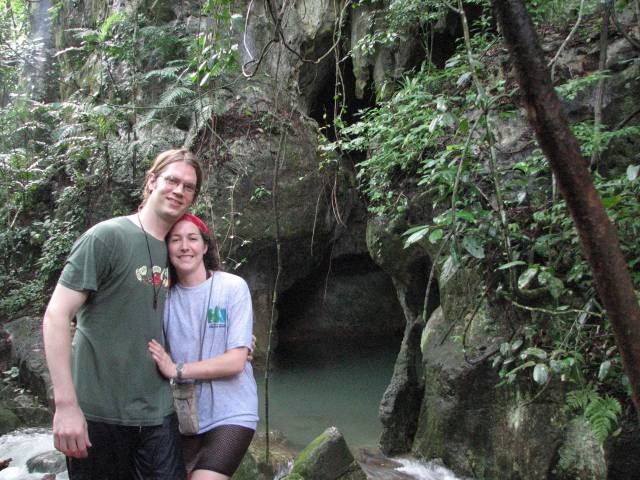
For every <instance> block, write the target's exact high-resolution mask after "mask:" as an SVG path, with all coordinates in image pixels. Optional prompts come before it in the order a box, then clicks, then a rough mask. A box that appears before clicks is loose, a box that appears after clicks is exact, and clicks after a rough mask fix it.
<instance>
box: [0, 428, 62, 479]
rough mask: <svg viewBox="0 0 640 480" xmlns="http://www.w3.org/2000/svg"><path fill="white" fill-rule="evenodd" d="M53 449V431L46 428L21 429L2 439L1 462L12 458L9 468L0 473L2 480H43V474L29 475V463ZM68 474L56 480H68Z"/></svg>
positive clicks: (0, 445)
mask: <svg viewBox="0 0 640 480" xmlns="http://www.w3.org/2000/svg"><path fill="white" fill-rule="evenodd" d="M51 450H54V448H53V437H52V435H51V430H50V429H46V428H26V429H19V430H16V431H14V432H11V433H8V434H6V435H3V436H2V437H0V460H6V459H8V458H11V459H12V460H11V463H10V464H9V466H8V467H7V468H5V469H4V470H1V471H0V480H31V479H34V480H35V479H38V480H39V479H41V478H42V477H43V475H44V474H43V473H31V474H30V473H29V471H28V470H27V461H28V460H29V459H30V458H33V457H35V456H36V455H39V454H41V453H45V452H50V451H51ZM68 478H69V477H68V475H67V474H66V472H64V473H59V474H57V475H56V480H68Z"/></svg>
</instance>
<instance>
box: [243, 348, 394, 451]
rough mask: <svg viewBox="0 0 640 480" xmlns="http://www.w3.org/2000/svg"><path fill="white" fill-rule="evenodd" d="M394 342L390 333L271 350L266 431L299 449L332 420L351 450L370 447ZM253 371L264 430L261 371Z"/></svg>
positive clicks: (390, 369)
mask: <svg viewBox="0 0 640 480" xmlns="http://www.w3.org/2000/svg"><path fill="white" fill-rule="evenodd" d="M399 346H400V339H399V338H392V339H378V340H376V341H370V342H362V341H357V342H327V343H315V344H308V345H297V346H295V347H293V348H291V347H289V348H286V349H285V348H281V349H279V350H277V351H276V352H275V354H274V356H273V362H272V370H271V379H270V381H269V382H270V383H269V397H270V399H269V410H270V425H269V428H270V430H278V431H280V432H282V433H283V434H284V436H285V437H286V438H287V440H288V441H289V443H290V444H291V446H292V447H293V448H297V449H300V448H303V447H304V446H306V445H307V444H308V443H309V442H310V441H311V440H313V439H314V438H315V437H316V436H317V435H319V434H320V433H322V432H323V431H324V430H325V429H326V428H327V427H329V426H332V425H333V426H336V427H337V428H338V429H339V430H340V431H341V432H342V434H343V435H344V436H345V438H346V440H347V442H348V444H349V446H350V447H351V448H352V449H360V448H364V447H375V446H376V445H377V442H378V438H379V436H380V432H381V424H380V421H379V420H378V404H379V402H380V399H381V398H382V394H383V393H384V391H385V389H386V387H387V385H388V384H389V380H390V378H391V374H392V373H393V365H394V362H395V358H396V355H397V353H398V350H399ZM255 375H256V381H257V382H258V389H259V396H260V405H261V406H260V409H261V414H260V417H261V421H260V427H261V428H262V429H263V430H264V370H260V369H256V372H255Z"/></svg>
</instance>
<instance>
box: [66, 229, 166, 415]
mask: <svg viewBox="0 0 640 480" xmlns="http://www.w3.org/2000/svg"><path fill="white" fill-rule="evenodd" d="M147 241H148V246H149V249H150V251H151V259H152V260H153V266H152V264H151V262H150V258H149V250H148V249H147ZM167 262H168V259H167V249H166V245H165V243H164V242H163V241H160V240H158V239H156V238H154V237H152V236H151V235H148V234H147V235H146V241H145V234H144V233H143V231H142V229H140V227H138V226H137V225H135V224H134V223H133V222H131V221H130V220H129V219H127V218H125V217H118V218H113V219H111V220H107V221H105V222H102V223H99V224H97V225H95V226H94V227H92V228H91V229H89V230H88V231H87V232H85V233H84V235H82V236H81V237H80V238H79V239H78V241H77V242H76V243H75V245H74V246H73V249H72V250H71V253H70V255H69V258H68V259H67V262H66V264H65V267H64V270H63V271H62V275H61V276H60V280H59V283H60V284H62V285H64V286H65V287H68V288H71V289H73V290H77V291H82V290H88V291H89V297H88V298H87V301H86V302H85V303H84V305H83V306H82V307H81V308H80V310H79V311H78V314H77V315H76V318H77V323H78V325H77V329H76V334H75V337H74V340H73V346H72V373H73V380H74V384H75V388H76V392H77V396H78V401H79V403H80V407H81V408H82V411H83V412H84V414H85V416H86V418H87V419H89V420H93V421H98V422H105V423H111V424H117V425H141V426H142V425H144V426H148V425H159V424H161V423H162V421H163V418H164V417H166V416H167V415H169V414H170V413H171V412H172V411H173V399H172V396H171V391H170V388H169V384H168V382H167V380H166V379H165V378H163V377H162V376H161V374H160V373H159V372H158V369H157V368H156V364H155V362H154V361H153V358H151V354H150V353H149V351H148V349H147V343H148V342H149V340H151V339H152V338H155V339H156V340H158V341H159V342H162V341H163V331H162V316H163V309H164V301H165V298H166V293H167V288H168V283H169V282H168V269H167ZM154 288H155V291H156V292H157V295H158V304H157V308H155V309H154V307H153V299H154Z"/></svg>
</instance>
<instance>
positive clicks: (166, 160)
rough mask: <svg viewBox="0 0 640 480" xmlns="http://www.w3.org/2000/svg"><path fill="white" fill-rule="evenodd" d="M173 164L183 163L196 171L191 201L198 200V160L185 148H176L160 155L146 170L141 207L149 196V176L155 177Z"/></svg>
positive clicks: (199, 178) (200, 178) (200, 169)
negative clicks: (194, 189) (194, 188)
mask: <svg viewBox="0 0 640 480" xmlns="http://www.w3.org/2000/svg"><path fill="white" fill-rule="evenodd" d="M175 162H184V163H186V164H187V165H191V166H192V167H193V168H194V170H195V171H196V178H197V180H196V191H195V193H194V194H193V201H195V200H196V198H198V194H199V193H200V187H201V186H202V168H200V164H199V163H198V159H197V158H196V156H195V155H194V154H193V153H191V152H190V151H189V150H187V149H186V148H176V149H173V150H166V151H164V152H162V153H160V154H159V155H158V156H157V157H156V159H155V160H154V161H153V164H152V165H151V168H149V170H147V173H146V175H145V176H144V189H143V191H142V205H144V204H145V203H147V199H148V198H149V195H150V194H151V190H149V179H150V178H151V176H152V175H153V176H157V175H159V174H160V172H162V171H163V170H164V169H165V168H167V166H169V165H171V164H172V163H175Z"/></svg>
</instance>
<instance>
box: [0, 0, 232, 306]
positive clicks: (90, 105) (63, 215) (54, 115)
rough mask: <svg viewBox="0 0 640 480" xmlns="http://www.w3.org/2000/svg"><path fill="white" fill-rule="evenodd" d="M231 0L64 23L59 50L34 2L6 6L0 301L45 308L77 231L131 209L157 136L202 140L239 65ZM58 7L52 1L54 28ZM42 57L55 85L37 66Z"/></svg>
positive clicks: (1, 36) (0, 87)
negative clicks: (180, 14) (224, 84)
mask: <svg viewBox="0 0 640 480" xmlns="http://www.w3.org/2000/svg"><path fill="white" fill-rule="evenodd" d="M231 6H232V4H231V2H228V1H213V0H207V1H204V2H203V3H202V5H201V15H202V19H201V22H200V23H199V24H197V25H195V27H194V26H192V27H191V28H188V27H187V26H186V25H185V24H183V23H181V22H180V23H175V24H173V23H166V22H164V21H163V19H162V18H158V17H159V15H158V12H153V11H148V10H144V9H143V8H142V7H140V6H132V7H130V8H127V9H123V10H118V11H116V12H115V13H112V14H111V15H109V16H108V17H107V18H104V19H102V20H101V21H97V22H96V24H95V26H93V27H92V28H86V27H83V28H79V27H75V26H68V27H67V28H65V30H64V34H65V36H66V37H67V38H68V40H67V43H68V44H70V45H71V46H69V47H67V48H65V49H64V50H62V51H57V52H55V51H51V50H50V49H47V48H45V43H46V42H45V40H46V38H43V36H42V35H41V36H40V37H39V38H38V36H37V35H36V30H37V27H36V25H35V24H34V23H33V18H35V16H34V12H29V8H37V7H33V6H31V7H30V6H29V4H28V3H27V2H25V1H22V0H12V1H10V2H6V3H3V4H2V6H0V23H1V24H0V27H2V28H1V32H2V33H0V49H1V50H2V52H1V54H0V59H2V60H1V61H0V94H1V97H0V98H1V99H2V102H1V104H0V106H1V111H0V255H1V256H2V259H3V261H2V264H1V265H0V298H1V300H0V311H2V312H4V313H5V314H13V313H15V312H19V311H24V310H25V309H26V310H31V311H36V312H37V311H39V310H40V309H41V308H42V307H43V303H44V300H45V298H46V296H47V292H48V291H49V289H50V287H51V285H52V283H53V282H54V281H55V279H56V277H57V275H58V273H59V272H60V269H61V267H62V263H63V262H64V259H65V258H66V255H67V253H68V251H69V249H70V248H71V245H72V242H73V241H74V239H75V238H77V236H78V235H79V234H80V232H82V231H84V230H85V229H86V228H87V227H88V226H89V225H90V224H92V223H94V222H96V221H98V220H100V219H102V218H106V217H109V216H113V215H119V214H124V213H128V212H130V211H132V210H133V209H135V207H136V206H137V204H138V193H139V190H138V189H139V186H140V183H141V181H142V176H143V175H144V171H145V168H146V167H147V165H148V164H149V162H150V161H151V159H152V156H153V155H155V154H156V153H157V151H158V149H159V147H158V142H159V143H160V144H162V146H164V148H166V147H167V146H170V145H179V144H182V143H186V144H187V145H188V146H191V147H194V146H195V145H194V144H195V143H196V142H197V140H198V139H197V136H198V135H199V134H201V132H202V131H203V125H204V126H205V127H204V128H205V129H206V125H207V123H208V122H209V119H210V118H211V116H212V112H213V110H214V104H215V100H216V96H215V92H216V89H217V88H218V87H219V83H220V82H221V80H220V79H221V78H222V77H223V75H224V74H225V73H228V72H230V71H234V70H235V69H237V62H236V51H237V45H235V44H234V43H233V42H232V39H233V36H232V35H230V34H229V33H230V32H231V31H232V30H233V28H234V25H235V23H237V22H236V20H237V16H234V15H233V14H232V12H231ZM62 8H63V5H62V3H58V4H56V5H55V6H54V7H52V8H51V10H50V12H49V17H50V19H51V22H52V24H53V25H54V26H57V28H62V27H61V26H60V25H61V24H62V22H64V21H65V20H66V19H65V18H64V15H63V14H61V13H60V12H61V11H62ZM30 13H31V15H30ZM56 22H57V23H56ZM38 31H40V30H38ZM46 35H48V33H45V35H44V36H46ZM43 64H46V65H52V66H53V71H52V73H50V74H49V76H50V78H49V79H48V80H49V82H52V83H53V84H54V85H57V86H58V89H57V90H56V89H53V91H51V92H48V93H44V92H45V91H46V89H45V88H43V87H42V85H41V83H42V81H43V80H42V79H40V78H39V77H38V76H37V75H34V74H33V72H36V71H38V68H40V67H41V66H42V65H43ZM62 71H64V72H65V74H64V76H63V75H61V73H60V72H62ZM143 95H144V96H145V98H148V97H149V96H151V97H152V99H155V102H154V106H153V107H152V108H147V107H146V106H144V105H139V99H140V98H141V97H142V96H143ZM58 97H62V99H58ZM174 126H177V127H178V128H174ZM157 128H160V130H159V131H160V132H161V138H156V137H157V135H158V130H157ZM163 128H164V130H163ZM172 129H173V130H172ZM181 129H182V130H181ZM185 139H186V140H185ZM130 192H132V193H130ZM198 208H203V207H202V205H200V206H199V207H198ZM34 267H35V268H34Z"/></svg>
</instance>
